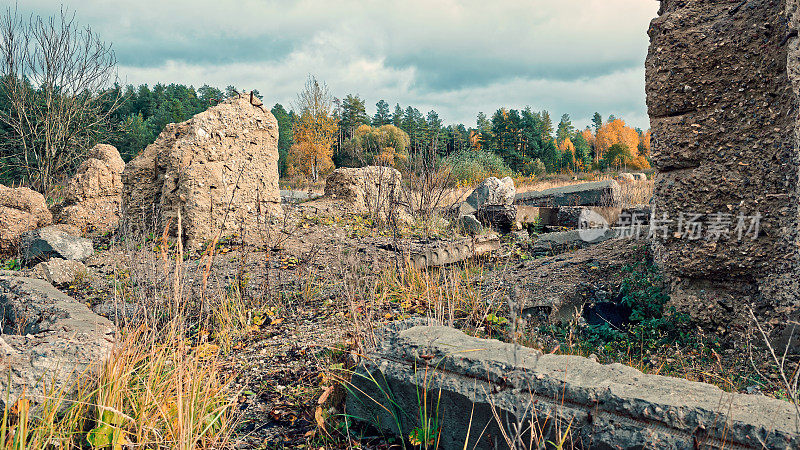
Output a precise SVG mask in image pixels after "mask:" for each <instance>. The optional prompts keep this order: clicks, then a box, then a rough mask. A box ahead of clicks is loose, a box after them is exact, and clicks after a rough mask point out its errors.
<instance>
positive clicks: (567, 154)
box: [558, 138, 577, 170]
mask: <svg viewBox="0 0 800 450" xmlns="http://www.w3.org/2000/svg"><path fill="white" fill-rule="evenodd" d="M558 149H559V150H560V151H561V155H562V156H561V161H562V163H563V164H564V165H566V166H567V169H569V170H577V167H576V165H575V144H573V143H572V140H571V139H570V138H565V139H564V140H563V141H561V143H559V144H558Z"/></svg>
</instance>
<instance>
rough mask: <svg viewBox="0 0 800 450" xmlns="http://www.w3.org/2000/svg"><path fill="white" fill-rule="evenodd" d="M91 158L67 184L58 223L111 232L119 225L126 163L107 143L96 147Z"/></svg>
mask: <svg viewBox="0 0 800 450" xmlns="http://www.w3.org/2000/svg"><path fill="white" fill-rule="evenodd" d="M87 156H88V158H87V159H86V160H85V161H84V162H83V163H81V165H80V166H79V167H78V171H77V172H76V173H75V176H74V177H72V179H71V180H70V181H69V184H68V185H67V189H66V199H65V200H66V203H65V205H64V207H63V208H62V209H61V211H60V212H59V213H58V214H57V216H58V222H59V223H64V224H68V225H71V226H74V227H75V228H77V229H79V230H81V231H83V232H85V233H95V232H96V233H107V232H109V231H112V230H114V229H115V228H116V227H117V225H118V224H119V218H120V207H121V204H122V171H123V170H124V169H125V162H123V161H122V158H121V157H120V155H119V152H118V151H117V149H116V148H115V147H114V146H112V145H107V144H98V145H96V146H94V147H93V148H92V149H91V150H89V153H88V155H87Z"/></svg>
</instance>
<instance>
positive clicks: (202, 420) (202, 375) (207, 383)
mask: <svg viewBox="0 0 800 450" xmlns="http://www.w3.org/2000/svg"><path fill="white" fill-rule="evenodd" d="M179 230H180V227H179ZM155 242H157V241H152V240H147V239H139V240H128V241H126V242H125V243H123V244H122V245H121V246H120V247H121V248H117V249H114V250H112V251H116V252H117V253H118V254H119V252H121V253H122V254H123V255H124V256H125V258H126V259H127V261H126V263H127V264H128V267H131V268H132V271H133V272H134V274H133V275H131V274H130V272H128V271H125V272H115V273H114V275H113V276H114V285H115V289H114V302H116V303H128V304H129V305H136V306H137V307H138V311H139V313H138V314H136V315H135V316H134V317H121V318H120V320H119V321H118V322H119V323H120V330H119V332H118V334H117V341H116V343H115V345H114V347H113V349H112V351H111V353H110V355H109V356H108V358H107V359H106V360H105V361H103V362H99V363H98V364H97V365H95V366H93V367H91V368H90V370H87V371H86V372H85V373H82V374H75V376H74V377H73V379H72V381H71V382H70V383H67V384H68V385H69V388H65V389H63V390H60V391H53V392H50V393H49V394H48V395H47V396H46V398H45V399H36V400H37V402H36V403H38V405H37V406H35V407H32V406H31V405H33V404H34V403H33V402H31V399H28V398H26V397H25V396H24V395H23V396H22V398H20V399H19V400H17V401H16V402H15V403H14V404H13V405H8V402H6V409H5V411H4V415H3V420H2V422H0V449H20V450H21V449H52V448H62V449H66V448H86V447H87V446H89V445H91V446H93V447H111V448H114V449H118V448H123V447H137V448H179V449H187V450H188V449H206V448H224V447H227V446H229V444H230V442H231V439H232V434H233V432H234V429H235V425H236V423H237V414H236V411H235V409H234V408H233V401H235V398H236V393H235V392H233V391H232V389H231V386H230V385H229V384H228V383H229V380H230V377H229V376H227V375H223V371H222V361H223V359H222V351H221V350H224V348H222V349H221V348H220V347H221V346H223V347H224V346H226V345H228V346H229V345H230V343H231V342H232V341H233V340H235V338H236V336H237V335H238V334H239V333H241V332H242V330H243V329H244V328H246V327H245V323H244V322H246V321H247V318H246V317H245V316H244V315H243V312H242V311H243V309H244V306H243V303H242V298H241V296H240V295H239V292H238V291H237V290H235V289H233V290H229V292H224V293H223V292H218V293H214V294H216V295H206V293H205V292H203V293H202V295H201V298H200V299H199V300H200V301H199V302H198V301H197V300H198V299H197V298H193V294H192V292H191V289H185V287H186V286H188V285H190V284H191V280H190V279H187V274H186V273H185V270H184V262H183V260H184V253H183V249H182V246H181V245H180V240H177V242H178V244H177V245H175V244H174V242H168V239H167V236H166V233H165V234H163V235H162V239H161V241H160V242H159V243H158V244H157V245H155ZM151 247H153V248H154V249H155V250H156V251H155V252H153V251H151V250H150V248H151ZM142 250H143V251H142ZM199 267H200V270H201V271H202V270H203V269H204V268H205V269H206V273H205V276H206V277H207V276H208V268H209V267H210V266H206V265H204V264H199ZM197 275H198V274H196V273H195V274H192V276H197ZM198 327H203V328H200V329H199V332H198ZM209 328H213V329H214V330H215V340H214V343H210V342H209V341H208V338H209V333H208V331H207V330H208V329H209ZM192 330H194V331H192ZM232 399H233V400H232Z"/></svg>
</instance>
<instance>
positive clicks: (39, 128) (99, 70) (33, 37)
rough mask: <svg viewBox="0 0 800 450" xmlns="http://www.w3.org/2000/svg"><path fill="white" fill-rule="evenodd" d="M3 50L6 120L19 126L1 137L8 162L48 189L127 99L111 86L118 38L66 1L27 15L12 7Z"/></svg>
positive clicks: (3, 21) (3, 28)
mask: <svg viewBox="0 0 800 450" xmlns="http://www.w3.org/2000/svg"><path fill="white" fill-rule="evenodd" d="M0 54H1V55H2V59H1V60H0V74H2V79H0V84H2V88H3V90H4V91H5V94H6V95H7V97H8V101H9V103H10V107H9V108H8V109H6V110H2V111H0V123H3V124H4V125H6V126H7V127H8V128H10V129H11V130H12V132H11V133H9V137H10V138H9V139H8V140H7V142H5V143H0V145H3V146H4V147H5V150H6V151H7V153H10V155H11V157H5V158H4V161H3V165H4V166H5V169H4V170H6V171H11V170H13V171H14V172H15V173H19V174H21V175H22V176H23V177H24V179H25V182H26V183H27V184H28V185H30V186H32V187H34V188H36V189H39V190H41V191H43V192H46V191H47V190H48V188H49V187H50V185H51V184H52V183H53V181H54V179H55V178H57V177H58V176H59V175H61V174H63V173H64V172H65V171H69V170H70V169H71V168H73V167H74V165H75V164H76V161H79V160H80V159H82V157H83V156H84V154H85V152H86V151H87V150H88V149H89V148H90V147H91V146H92V145H93V144H95V143H97V142H99V141H100V140H102V139H103V138H104V137H106V136H107V135H108V133H110V129H111V127H109V119H110V117H111V114H112V113H113V112H114V111H115V110H116V109H117V108H118V107H119V106H120V100H121V94H120V90H119V89H109V88H110V87H111V85H113V84H114V83H115V82H116V81H117V74H116V70H115V66H116V62H117V60H116V57H115V56H114V52H113V51H112V50H111V45H110V44H106V43H105V42H103V41H101V40H100V38H99V37H98V36H96V35H95V34H94V33H93V32H92V30H91V28H89V27H85V28H81V27H80V26H79V25H78V24H77V23H76V22H75V16H74V14H72V15H71V14H69V13H68V12H67V11H66V10H63V9H62V10H61V13H60V15H58V16H56V17H50V18H43V17H41V16H35V15H32V16H31V17H30V18H28V19H27V20H26V19H23V18H22V17H20V16H19V15H18V13H17V11H16V10H13V11H12V10H11V8H8V9H7V10H6V13H5V14H4V15H3V16H1V17H0Z"/></svg>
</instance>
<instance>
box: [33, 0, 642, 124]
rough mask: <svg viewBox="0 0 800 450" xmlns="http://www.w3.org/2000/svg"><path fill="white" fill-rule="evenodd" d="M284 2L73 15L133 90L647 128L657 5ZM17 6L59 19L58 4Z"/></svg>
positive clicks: (145, 4) (622, 0)
mask: <svg viewBox="0 0 800 450" xmlns="http://www.w3.org/2000/svg"><path fill="white" fill-rule="evenodd" d="M285 3H286V2H283V3H279V2H275V1H268V2H262V3H258V4H256V3H255V2H251V3H247V2H246V3H245V5H244V6H242V4H241V3H240V2H236V3H232V2H226V1H216V2H210V1H205V0H197V1H192V2H189V1H188V0H178V1H171V2H155V1H151V0H143V1H140V2H137V3H132V2H105V1H100V0H86V1H82V2H80V4H69V3H65V4H64V6H65V7H66V8H68V9H69V11H70V12H74V13H75V16H76V20H77V22H79V23H80V24H81V25H86V26H89V27H91V28H92V30H93V31H94V32H95V33H97V34H98V35H99V36H100V38H101V39H102V40H104V41H106V42H110V43H112V45H113V48H114V50H115V54H116V56H117V59H118V71H119V76H120V83H121V84H123V85H128V84H133V85H135V86H138V85H140V84H148V85H150V86H153V85H155V84H157V83H162V84H170V83H176V84H185V85H187V86H188V85H191V86H194V87H195V88H199V87H200V86H202V85H203V84H208V85H210V86H214V87H217V88H220V89H222V90H224V89H225V87H226V86H228V85H233V86H236V87H237V88H238V89H242V90H247V91H249V90H252V89H257V90H258V91H259V92H260V93H261V94H262V95H263V96H264V102H265V103H267V104H268V105H270V107H271V106H272V105H274V104H275V103H280V104H282V105H283V106H284V107H286V108H287V109H289V108H290V107H291V105H292V103H293V101H294V99H295V96H296V94H297V92H299V91H300V90H301V89H302V86H303V84H304V82H305V79H306V77H307V76H308V75H315V76H316V77H317V78H318V79H319V80H321V81H324V82H325V83H326V84H327V85H328V88H329V89H330V92H331V94H332V95H333V96H335V97H337V98H340V99H341V98H344V97H345V96H347V95H348V94H353V95H359V96H360V97H361V98H362V99H364V101H365V104H366V107H367V112H368V113H369V114H370V115H372V114H374V113H375V109H376V108H375V104H376V103H377V102H378V101H379V100H385V101H386V102H387V103H389V105H390V107H391V108H392V109H393V108H394V105H395V104H397V103H399V104H400V105H401V106H402V107H404V108H405V107H407V106H412V107H415V108H417V109H419V110H420V111H421V112H422V113H423V114H424V113H427V112H428V111H430V110H435V111H436V112H437V113H438V114H439V116H440V117H441V118H442V120H443V122H444V123H445V124H447V125H449V124H458V123H463V124H464V125H465V126H467V127H473V128H474V127H475V126H476V117H477V115H478V113H479V112H483V113H485V114H486V115H487V116H491V114H492V113H494V112H495V111H496V110H497V109H499V108H501V107H506V108H509V109H519V110H521V109H523V108H525V107H526V106H530V107H531V108H532V109H533V110H535V111H541V110H547V111H549V112H550V114H551V116H552V118H553V120H554V121H555V122H557V121H558V119H559V118H560V117H561V115H562V114H569V115H570V117H571V119H572V122H573V124H574V125H575V126H576V127H577V128H581V129H582V128H584V127H586V126H587V125H590V121H591V116H592V115H593V114H594V112H599V113H600V114H601V115H602V116H603V118H604V119H605V118H607V117H608V116H609V115H614V116H616V117H617V118H621V119H623V120H625V122H626V123H627V124H628V125H629V126H631V127H638V128H642V129H648V128H649V118H648V116H647V109H646V105H645V93H644V60H645V57H646V54H647V46H648V43H649V40H648V36H647V28H648V26H649V22H650V20H651V19H652V18H653V17H655V15H656V12H657V9H658V2H657V1H655V0H652V1H645V2H642V1H641V0H566V1H560V2H557V3H556V2H548V1H545V0H529V1H508V2H502V4H494V5H490V4H481V3H478V2H474V1H472V0H463V1H458V0H449V1H443V2H441V4H436V5H433V6H432V5H429V4H427V3H425V2H422V1H417V0H413V1H412V2H411V3H405V4H403V5H398V4H394V3H390V2H371V3H370V4H367V5H364V4H361V3H360V2H355V1H345V2H342V3H341V4H337V5H335V6H332V5H330V4H328V3H326V2H321V1H318V0H312V1H308V2H303V3H302V4H300V3H299V2H295V3H293V4H289V5H287V4H285ZM417 3H418V4H417ZM231 5H235V6H231ZM18 7H19V11H20V12H21V13H23V14H28V13H34V14H40V15H44V16H50V15H55V14H58V12H59V8H60V5H54V4H53V3H52V2H51V1H47V0H26V2H25V4H24V5H22V4H20V5H18ZM231 9H234V10H235V11H234V12H230V10H231Z"/></svg>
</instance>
